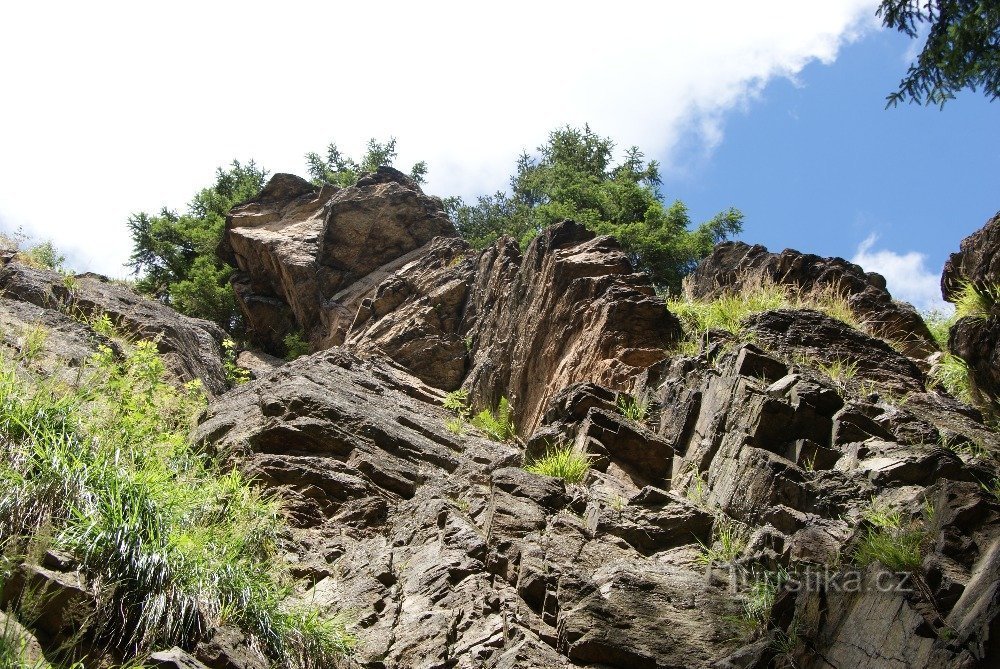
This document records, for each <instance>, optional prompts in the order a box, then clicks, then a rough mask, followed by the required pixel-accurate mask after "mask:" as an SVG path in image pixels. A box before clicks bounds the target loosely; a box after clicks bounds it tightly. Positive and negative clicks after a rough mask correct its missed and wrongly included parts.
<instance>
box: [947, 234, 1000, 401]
mask: <svg viewBox="0 0 1000 669" xmlns="http://www.w3.org/2000/svg"><path fill="white" fill-rule="evenodd" d="M998 250H1000V215H997V216H994V217H993V218H992V219H990V220H989V221H987V222H986V225H984V226H983V227H982V228H980V229H979V230H977V231H976V232H974V233H973V234H971V235H969V236H968V237H966V238H965V239H963V240H962V244H961V246H960V251H959V252H958V253H953V254H951V256H950V257H949V258H948V261H947V262H946V263H945V266H944V272H943V273H942V275H941V294H942V296H943V297H944V299H946V300H948V301H950V302H955V301H956V300H957V299H958V296H959V294H960V293H961V292H962V288H963V287H964V286H967V285H968V286H970V287H971V288H972V289H973V290H975V291H976V292H978V293H979V294H980V295H981V296H983V298H984V299H983V301H984V305H983V306H984V307H986V308H987V309H988V312H987V313H985V314H971V315H968V316H966V317H964V318H961V319H960V320H959V321H958V322H957V323H955V325H954V327H952V329H951V333H950V336H949V339H948V349H949V350H950V351H951V352H952V353H953V354H955V355H957V356H958V357H960V358H962V359H963V360H965V362H966V363H967V364H968V365H969V372H970V378H971V380H972V382H973V391H974V392H975V393H976V394H977V395H978V396H979V397H980V399H981V402H982V403H983V404H994V405H995V404H997V403H998V402H1000V304H997V297H998V296H1000V260H998V254H997V251H998Z"/></svg>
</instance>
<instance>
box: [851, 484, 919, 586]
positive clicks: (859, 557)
mask: <svg viewBox="0 0 1000 669" xmlns="http://www.w3.org/2000/svg"><path fill="white" fill-rule="evenodd" d="M862 518H863V519H864V520H865V521H866V522H867V524H868V527H867V528H866V529H865V530H864V534H863V535H862V536H861V539H860V540H859V542H858V544H857V547H856V549H855V552H854V559H855V561H856V562H857V563H858V564H859V565H862V566H868V565H870V564H872V563H875V562H878V563H880V564H882V565H883V566H885V567H887V568H888V569H891V570H893V571H914V570H916V569H919V568H920V564H921V562H922V556H921V554H920V545H921V543H922V542H923V540H924V537H925V536H926V532H925V531H924V530H923V529H922V528H920V527H919V526H918V525H916V524H912V523H910V524H904V522H903V517H902V514H900V513H899V511H894V510H892V509H890V508H889V507H886V506H884V505H881V504H878V503H877V502H875V500H872V503H871V505H870V506H869V507H868V508H867V509H865V510H864V511H863V512H862Z"/></svg>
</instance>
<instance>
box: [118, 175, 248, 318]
mask: <svg viewBox="0 0 1000 669" xmlns="http://www.w3.org/2000/svg"><path fill="white" fill-rule="evenodd" d="M267 176H268V172H267V171H266V170H262V169H259V168H258V167H257V166H256V165H255V164H254V162H253V161H252V160H251V161H250V162H249V163H247V164H245V165H243V164H241V163H240V162H239V161H236V160H234V161H233V163H232V165H231V166H230V167H229V169H227V170H224V169H222V168H221V167H220V168H219V169H218V170H217V171H216V176H215V183H214V184H213V185H212V186H210V187H208V188H203V189H202V190H201V191H199V192H198V193H197V194H196V195H195V196H194V198H193V199H192V200H191V202H190V203H189V204H188V208H187V212H186V213H184V214H179V213H178V212H176V211H173V210H170V209H167V208H166V207H164V208H163V209H161V210H160V213H159V214H158V215H156V216H151V215H149V214H147V213H146V212H138V213H135V214H132V215H131V216H129V219H128V227H129V231H130V233H131V235H132V255H131V257H130V259H129V266H130V267H131V268H132V271H133V272H134V273H135V274H137V275H141V278H140V279H139V281H138V282H137V284H136V287H137V288H138V289H139V290H140V291H141V292H144V293H146V294H148V295H150V296H152V297H155V298H156V299H159V300H161V301H162V302H164V303H166V304H169V305H170V306H172V307H173V308H175V309H177V310H178V311H180V312H181V313H184V314H187V315H189V316H195V317H198V318H205V319H208V320H211V321H214V322H216V323H218V324H219V325H220V326H222V327H223V328H224V329H226V330H228V331H230V332H232V331H234V330H238V329H239V324H240V321H241V315H240V313H239V310H238V309H237V307H236V298H235V295H234V293H233V288H232V286H231V285H230V282H229V279H230V277H231V275H232V272H233V268H232V267H229V266H228V265H226V264H224V263H223V262H222V261H221V260H219V259H218V258H217V257H216V254H215V249H216V247H217V246H218V245H219V242H220V241H221V240H222V235H223V232H224V230H225V224H226V214H228V213H229V210H230V209H231V208H232V207H233V206H234V205H236V204H239V203H240V202H243V201H245V200H248V199H250V198H252V197H254V196H255V195H257V194H258V193H259V192H260V191H261V189H262V188H263V187H264V182H265V180H266V179H267Z"/></svg>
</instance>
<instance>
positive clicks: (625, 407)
mask: <svg viewBox="0 0 1000 669" xmlns="http://www.w3.org/2000/svg"><path fill="white" fill-rule="evenodd" d="M618 412H619V413H620V414H621V415H622V416H624V417H625V418H627V419H629V420H630V421H633V422H635V423H641V422H642V421H644V420H646V416H647V415H648V414H649V396H648V395H647V394H643V395H642V396H641V397H638V398H636V397H630V396H628V395H626V394H624V393H622V394H620V395H619V396H618Z"/></svg>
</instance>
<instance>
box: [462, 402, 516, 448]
mask: <svg viewBox="0 0 1000 669" xmlns="http://www.w3.org/2000/svg"><path fill="white" fill-rule="evenodd" d="M471 422H472V425H473V426H474V427H477V428H479V429H480V430H482V431H483V432H485V433H486V435H487V436H488V437H489V438H490V439H493V440H495V441H510V440H511V439H513V438H514V437H515V436H516V435H517V430H516V429H515V427H514V408H513V407H512V406H511V405H510V402H509V401H507V398H506V397H501V398H500V403H499V404H497V408H496V411H491V410H490V409H488V408H486V409H483V410H482V411H480V412H479V413H477V414H476V415H475V416H473V417H472V421H471Z"/></svg>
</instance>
